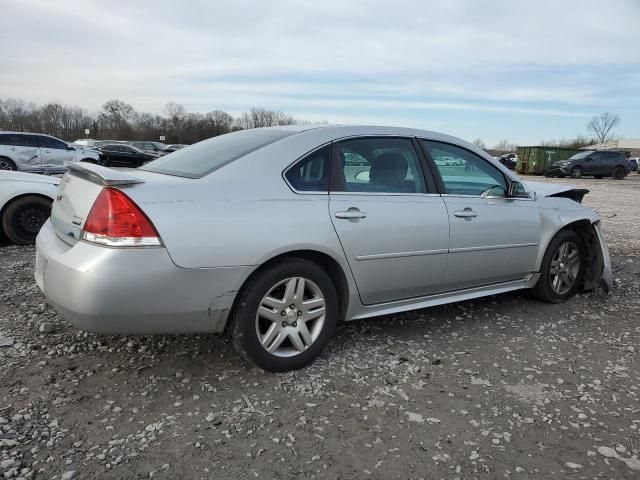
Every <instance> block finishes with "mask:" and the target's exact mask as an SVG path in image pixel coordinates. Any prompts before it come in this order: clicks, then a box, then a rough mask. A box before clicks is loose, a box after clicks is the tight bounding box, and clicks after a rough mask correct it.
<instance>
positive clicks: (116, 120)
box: [98, 99, 135, 138]
mask: <svg viewBox="0 0 640 480" xmlns="http://www.w3.org/2000/svg"><path fill="white" fill-rule="evenodd" d="M134 116H135V110H134V109H133V107H132V106H131V105H129V104H128V103H125V102H123V101H122V100H117V99H113V100H109V101H107V102H105V104H104V105H102V113H100V115H99V116H98V122H99V123H100V124H101V125H102V128H103V129H104V130H106V133H107V135H115V136H116V137H118V138H122V136H123V135H125V134H126V133H128V130H130V128H129V125H128V122H129V120H130V119H132V118H133V117H134Z"/></svg>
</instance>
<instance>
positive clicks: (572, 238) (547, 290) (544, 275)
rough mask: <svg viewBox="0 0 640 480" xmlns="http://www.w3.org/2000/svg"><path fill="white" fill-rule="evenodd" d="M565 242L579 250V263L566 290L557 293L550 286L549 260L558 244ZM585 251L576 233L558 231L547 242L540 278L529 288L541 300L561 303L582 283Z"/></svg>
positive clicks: (576, 290) (556, 250)
mask: <svg viewBox="0 0 640 480" xmlns="http://www.w3.org/2000/svg"><path fill="white" fill-rule="evenodd" d="M567 242H569V243H573V244H574V245H575V246H576V247H577V249H578V252H579V258H580V265H579V268H578V273H577V275H576V276H575V281H574V283H573V285H571V287H570V288H569V290H568V291H567V292H563V293H562V294H559V293H557V292H556V291H555V290H554V289H553V286H552V281H553V278H552V274H551V262H552V260H553V258H554V256H555V255H556V253H557V252H558V249H559V248H560V246H561V245H563V244H566V243H567ZM586 251H587V249H586V247H585V245H584V242H583V241H582V239H581V238H580V236H579V235H578V234H577V233H575V232H572V231H571V230H562V231H560V232H558V233H557V234H556V236H555V237H553V238H552V239H551V241H550V242H549V246H548V247H547V251H546V252H545V254H544V257H543V258H542V263H541V265H540V278H539V279H538V283H537V284H536V286H535V287H533V289H532V290H531V291H532V293H533V295H534V296H535V297H537V298H538V299H540V300H542V301H543V302H547V303H562V302H566V301H567V300H569V299H570V298H571V297H573V296H574V295H575V294H576V293H577V292H578V289H579V288H580V286H581V285H582V278H583V276H584V269H585V260H586Z"/></svg>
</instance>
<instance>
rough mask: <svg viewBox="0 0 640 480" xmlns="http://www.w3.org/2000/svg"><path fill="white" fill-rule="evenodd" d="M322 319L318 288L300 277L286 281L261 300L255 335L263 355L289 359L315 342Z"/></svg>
mask: <svg viewBox="0 0 640 480" xmlns="http://www.w3.org/2000/svg"><path fill="white" fill-rule="evenodd" d="M325 315H326V308H325V298H324V296H323V294H322V291H321V290H320V287H318V285H316V284H315V283H314V282H312V281H311V280H309V279H308V278H304V277H292V278H287V279H285V280H282V281H280V282H278V283H277V284H276V285H274V286H273V287H271V288H270V289H269V291H268V292H267V294H266V295H265V296H264V297H262V300H261V301H260V304H259V306H258V311H257V313H256V333H257V335H258V339H259V341H260V344H261V345H262V347H263V348H264V349H265V350H266V351H267V352H269V353H270V354H272V355H275V356H277V357H292V356H295V355H298V354H300V353H302V352H304V351H305V350H307V349H308V348H309V347H310V346H311V345H312V344H313V342H315V341H316V339H317V338H318V336H319V335H320V333H321V332H322V327H323V325H324V322H325Z"/></svg>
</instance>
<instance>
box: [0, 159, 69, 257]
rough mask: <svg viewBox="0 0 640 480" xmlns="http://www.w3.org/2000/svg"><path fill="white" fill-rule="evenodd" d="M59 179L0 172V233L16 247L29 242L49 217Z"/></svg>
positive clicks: (31, 174) (33, 239) (31, 241)
mask: <svg viewBox="0 0 640 480" xmlns="http://www.w3.org/2000/svg"><path fill="white" fill-rule="evenodd" d="M59 183H60V178H59V177H51V176H46V175H36V174H33V173H23V172H10V171H7V170H1V171H0V231H1V232H3V233H4V234H5V235H6V236H7V237H8V238H9V240H11V241H12V242H14V243H17V244H19V245H28V244H30V243H33V242H34V241H35V239H36V235H37V234H38V231H39V230H40V227H42V225H43V224H44V222H45V221H46V220H47V218H49V213H50V212H51V202H53V199H54V198H55V195H56V191H57V190H58V184H59Z"/></svg>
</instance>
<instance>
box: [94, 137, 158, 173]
mask: <svg viewBox="0 0 640 480" xmlns="http://www.w3.org/2000/svg"><path fill="white" fill-rule="evenodd" d="M96 150H97V151H98V152H99V153H100V160H99V161H98V162H97V163H99V164H100V165H104V166H107V167H132V168H136V167H139V166H140V165H144V164H145V163H147V162H150V161H151V160H155V159H156V158H158V156H157V155H151V154H149V153H145V152H143V151H142V150H140V149H138V148H136V147H134V146H132V145H127V144H124V143H108V144H106V145H101V146H99V147H96Z"/></svg>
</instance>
